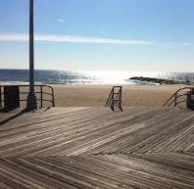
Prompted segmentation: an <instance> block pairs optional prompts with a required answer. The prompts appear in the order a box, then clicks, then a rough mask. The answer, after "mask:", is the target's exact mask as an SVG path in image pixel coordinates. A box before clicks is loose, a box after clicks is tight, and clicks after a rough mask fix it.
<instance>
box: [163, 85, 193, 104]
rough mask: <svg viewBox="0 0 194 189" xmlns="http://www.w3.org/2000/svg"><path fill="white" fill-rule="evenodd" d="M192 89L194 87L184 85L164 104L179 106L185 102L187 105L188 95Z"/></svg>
mask: <svg viewBox="0 0 194 189" xmlns="http://www.w3.org/2000/svg"><path fill="white" fill-rule="evenodd" d="M191 91H194V87H183V88H180V89H178V90H177V91H176V92H175V93H174V94H173V95H172V96H171V97H170V98H169V99H168V100H167V101H166V102H165V103H164V104H163V106H174V107H176V106H178V105H181V104H183V103H185V104H184V105H186V102H187V98H186V97H187V96H188V94H191Z"/></svg>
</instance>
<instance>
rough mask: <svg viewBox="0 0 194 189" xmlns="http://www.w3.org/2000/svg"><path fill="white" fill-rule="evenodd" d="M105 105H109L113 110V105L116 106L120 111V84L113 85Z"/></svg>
mask: <svg viewBox="0 0 194 189" xmlns="http://www.w3.org/2000/svg"><path fill="white" fill-rule="evenodd" d="M105 107H110V108H111V109H112V110H113V111H115V107H118V108H119V110H120V111H123V109H122V86H113V87H112V89H111V92H110V94H109V97H108V99H107V101H106V104H105Z"/></svg>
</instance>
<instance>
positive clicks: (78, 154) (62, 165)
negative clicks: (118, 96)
mask: <svg viewBox="0 0 194 189" xmlns="http://www.w3.org/2000/svg"><path fill="white" fill-rule="evenodd" d="M0 123H1V125H0V188H8V189H10V188H19V189H20V188H108V189H109V188H110V189H111V188H169V189H171V188H194V113H193V112H189V111H185V110H180V109H176V108H169V107H166V108H157V107H155V108H153V107H152V108H147V107H138V108H137V107H136V108H135V107H130V108H125V109H124V112H112V111H110V110H109V109H105V108H53V109H50V110H47V111H38V112H35V113H23V112H21V113H19V112H17V111H16V112H13V113H0Z"/></svg>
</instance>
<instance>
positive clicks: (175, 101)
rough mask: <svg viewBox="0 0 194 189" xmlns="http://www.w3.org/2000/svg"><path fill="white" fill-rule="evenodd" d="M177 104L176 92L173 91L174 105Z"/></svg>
mask: <svg viewBox="0 0 194 189" xmlns="http://www.w3.org/2000/svg"><path fill="white" fill-rule="evenodd" d="M176 105H177V93H175V96H174V107H176Z"/></svg>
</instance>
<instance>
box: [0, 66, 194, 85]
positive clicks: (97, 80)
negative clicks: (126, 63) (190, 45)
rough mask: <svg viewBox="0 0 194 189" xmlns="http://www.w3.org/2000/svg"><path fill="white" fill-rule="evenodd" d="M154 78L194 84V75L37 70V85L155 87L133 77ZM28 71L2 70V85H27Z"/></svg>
mask: <svg viewBox="0 0 194 189" xmlns="http://www.w3.org/2000/svg"><path fill="white" fill-rule="evenodd" d="M140 76H143V77H152V78H153V77H154V78H160V79H172V80H175V81H182V82H183V81H188V80H189V81H191V82H192V83H193V82H194V73H174V72H134V71H133V72H132V71H58V70H35V82H36V83H37V84H65V85H70V84H71V85H113V84H114V85H116V84H120V85H153V84H154V83H148V82H145V81H134V80H131V79H130V78H131V77H140ZM28 78H29V71H28V70H16V69H0V84H27V83H28Z"/></svg>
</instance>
